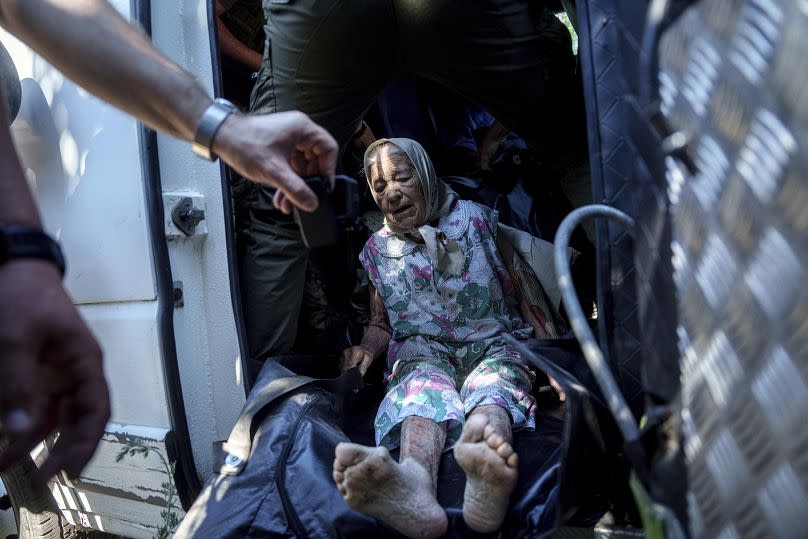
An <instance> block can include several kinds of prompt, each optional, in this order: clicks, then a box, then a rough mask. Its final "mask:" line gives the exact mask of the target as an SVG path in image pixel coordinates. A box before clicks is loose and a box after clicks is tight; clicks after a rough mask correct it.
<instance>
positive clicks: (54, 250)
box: [0, 225, 65, 277]
mask: <svg viewBox="0 0 808 539" xmlns="http://www.w3.org/2000/svg"><path fill="white" fill-rule="evenodd" d="M16 258H40V259H42V260H47V261H48V262H51V263H53V265H54V266H56V268H57V269H58V270H59V273H61V274H62V276H63V277H64V274H65V257H64V255H63V254H62V248H61V247H59V244H58V243H56V240H54V239H53V238H51V237H50V236H48V235H47V234H46V233H45V232H43V231H42V230H40V229H38V228H33V227H30V226H24V225H11V226H2V227H0V264H4V263H6V262H8V261H9V260H14V259H16Z"/></svg>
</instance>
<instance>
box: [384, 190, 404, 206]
mask: <svg viewBox="0 0 808 539" xmlns="http://www.w3.org/2000/svg"><path fill="white" fill-rule="evenodd" d="M400 201H401V191H399V190H398V189H396V188H393V189H390V190H388V191H387V202H388V203H389V204H397V203H398V202H400Z"/></svg>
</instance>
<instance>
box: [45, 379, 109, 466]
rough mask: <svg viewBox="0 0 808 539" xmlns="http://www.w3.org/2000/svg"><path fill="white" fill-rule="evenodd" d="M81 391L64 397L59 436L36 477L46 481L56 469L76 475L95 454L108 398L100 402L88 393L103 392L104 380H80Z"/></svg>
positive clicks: (107, 413)
mask: <svg viewBox="0 0 808 539" xmlns="http://www.w3.org/2000/svg"><path fill="white" fill-rule="evenodd" d="M82 387H83V389H84V391H86V393H85V392H84V391H81V390H80V391H78V392H74V393H73V394H71V395H69V396H68V397H66V398H65V399H64V400H63V401H62V403H61V406H60V409H59V438H58V439H57V440H56V443H55V444H54V446H53V448H52V449H51V451H50V454H49V456H48V459H47V460H46V461H45V463H44V464H43V465H42V467H41V468H40V469H39V471H38V472H37V478H38V479H39V480H41V481H43V482H44V481H47V480H48V479H50V478H51V477H53V476H54V475H55V474H56V473H58V472H59V470H64V471H65V472H66V473H67V474H68V475H69V476H70V477H76V476H78V475H79V474H80V473H81V470H82V469H84V467H85V466H86V465H87V463H88V462H89V461H90V459H91V458H92V457H93V455H94V454H95V449H96V447H97V446H98V441H99V440H100V439H101V436H102V435H103V433H104V427H105V425H106V423H107V420H108V419H109V404H108V399H106V398H105V399H103V402H106V405H105V406H99V403H98V402H94V401H93V400H92V399H90V398H88V397H87V395H96V396H97V397H99V398H100V397H101V395H102V394H103V395H105V394H106V384H103V383H100V382H99V381H94V382H89V383H84V384H82Z"/></svg>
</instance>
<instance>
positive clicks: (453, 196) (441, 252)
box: [365, 138, 465, 275]
mask: <svg viewBox="0 0 808 539" xmlns="http://www.w3.org/2000/svg"><path fill="white" fill-rule="evenodd" d="M385 143H389V144H393V145H395V146H396V147H398V148H400V149H401V150H403V151H404V153H405V154H407V157H409V159H410V162H411V163H412V165H413V167H415V170H416V171H418V177H419V178H420V180H421V189H422V190H423V192H424V200H425V201H426V210H427V214H426V222H424V223H423V224H422V225H421V226H419V227H417V228H411V229H402V228H400V227H397V226H396V225H394V224H393V223H390V222H388V221H387V219H385V224H386V225H387V228H389V229H390V230H391V231H392V232H393V233H394V234H397V235H399V236H402V237H410V238H412V237H421V238H422V239H423V241H424V244H425V245H426V249H427V252H429V256H430V258H431V259H432V263H433V264H434V265H435V268H436V269H437V270H438V271H440V272H441V273H446V274H449V275H460V274H461V273H462V271H463V266H464V264H465V256H464V255H463V251H461V250H460V246H459V245H458V244H457V242H456V241H454V240H453V239H450V238H447V237H446V235H445V234H443V233H442V232H441V231H440V229H439V228H438V227H437V226H436V225H437V224H438V222H439V221H440V218H441V217H443V216H444V215H446V214H447V213H449V211H451V209H452V205H453V204H454V202H455V201H456V200H457V199H458V196H457V193H455V192H454V191H453V190H452V189H451V188H450V187H449V186H448V185H446V183H445V182H444V181H443V180H441V179H440V178H438V176H437V174H435V168H434V167H433V166H432V161H431V160H430V159H429V156H428V155H427V154H426V151H425V150H424V148H423V147H422V146H421V145H420V144H418V143H417V142H415V141H414V140H412V139H408V138H391V139H379V140H377V141H376V142H374V143H373V144H371V145H370V146H368V148H367V150H365V175H366V176H367V180H368V183H370V174H368V157H369V156H370V155H371V154H372V153H373V150H374V149H375V148H376V147H378V146H380V145H382V144H385Z"/></svg>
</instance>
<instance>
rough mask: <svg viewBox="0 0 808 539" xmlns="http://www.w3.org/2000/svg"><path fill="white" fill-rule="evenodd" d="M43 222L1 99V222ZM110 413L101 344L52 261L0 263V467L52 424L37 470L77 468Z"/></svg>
mask: <svg viewBox="0 0 808 539" xmlns="http://www.w3.org/2000/svg"><path fill="white" fill-rule="evenodd" d="M7 225H26V226H30V227H35V228H38V227H40V220H39V215H38V213H37V209H36V205H35V204H34V200H33V197H32V196H31V193H30V191H29V189H28V184H27V182H26V180H25V176H24V175H23V172H22V167H20V163H19V160H18V159H17V154H16V152H15V150H14V145H13V143H12V139H11V133H10V132H9V129H8V120H7V117H6V110H5V105H4V101H3V102H0V226H7ZM108 419H109V395H108V393H107V385H106V381H105V380H104V372H103V369H102V366H101V350H100V349H99V347H98V344H97V343H96V341H95V339H94V338H93V336H92V334H91V333H90V331H89V329H88V328H87V326H86V325H85V323H84V321H83V320H82V319H81V316H79V314H78V312H77V311H76V308H75V307H74V306H73V304H72V302H71V301H70V298H69V297H68V296H67V294H66V293H65V291H64V288H63V287H62V277H61V275H60V273H59V271H58V270H57V268H56V267H55V266H54V265H52V264H51V263H49V262H46V261H44V260H35V259H22V258H21V259H15V260H11V261H8V262H5V263H2V264H0V434H2V435H4V436H6V437H7V438H8V439H9V441H10V442H11V443H10V445H9V447H8V448H7V450H6V451H4V452H3V453H2V454H0V470H3V469H5V468H6V467H7V466H9V465H11V464H13V463H14V462H15V461H17V460H19V459H20V458H21V457H23V456H25V455H26V454H27V453H28V452H30V451H31V449H32V448H33V447H34V446H35V445H36V444H38V443H39V442H40V441H41V440H42V439H43V438H45V437H46V436H47V435H48V434H50V433H51V432H52V431H54V430H58V431H59V432H60V436H59V439H58V441H57V443H56V445H55V446H54V447H53V449H52V451H50V453H49V455H50V456H49V457H48V460H47V461H46V462H45V463H44V464H43V466H42V468H41V469H40V472H39V473H40V478H41V479H47V478H49V477H51V476H52V475H54V474H55V473H56V472H57V471H58V470H61V469H64V470H66V471H67V472H68V473H69V474H70V475H77V474H78V473H79V472H80V471H81V469H82V468H83V467H84V465H85V464H87V462H88V461H89V460H90V458H91V457H92V456H93V453H94V452H95V447H96V445H97V444H98V440H99V439H100V438H101V435H102V434H103V432H104V426H105V425H106V422H107V420H108Z"/></svg>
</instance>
